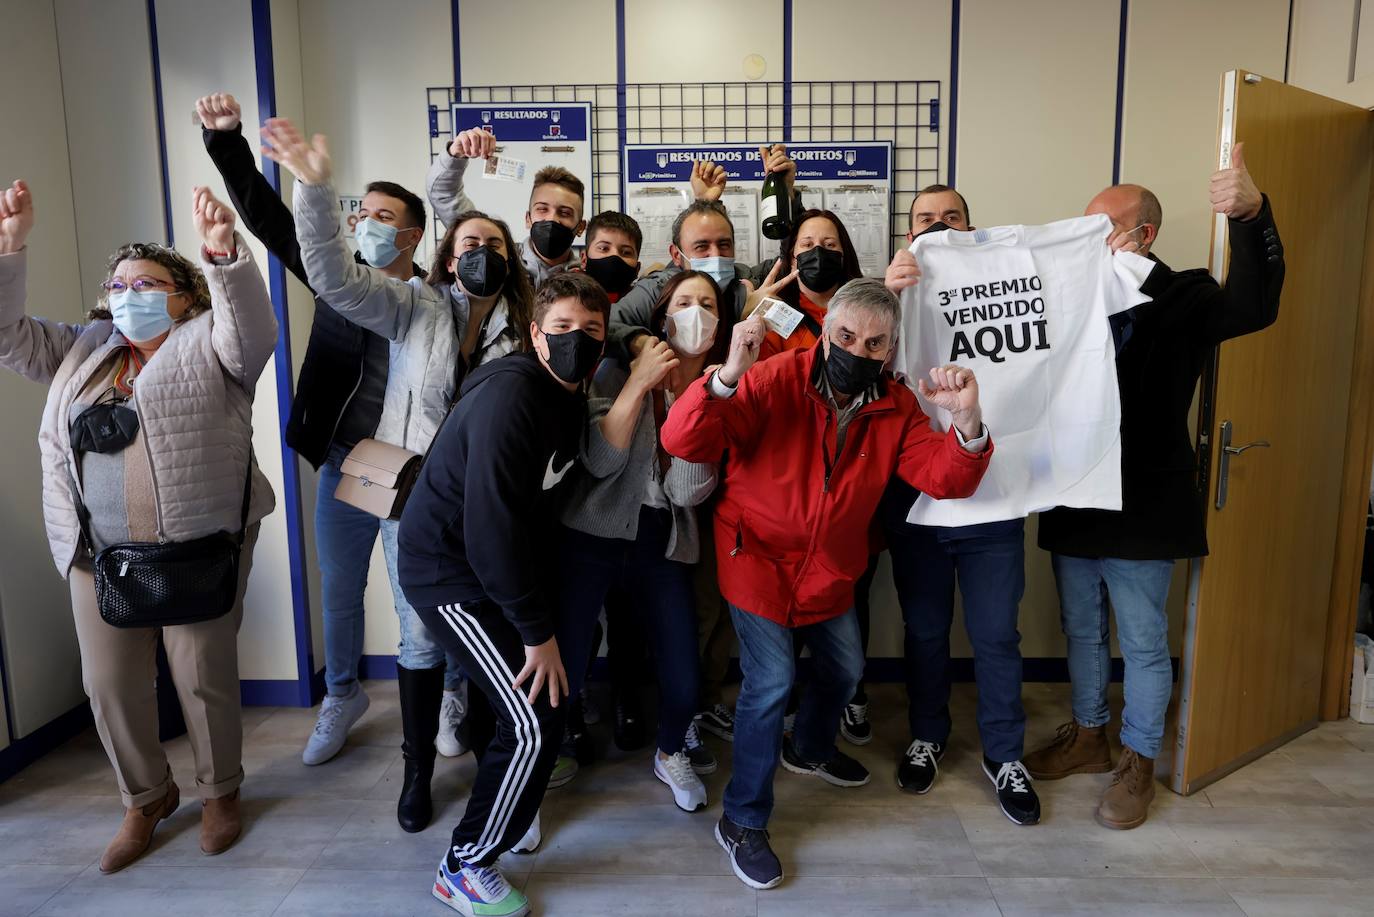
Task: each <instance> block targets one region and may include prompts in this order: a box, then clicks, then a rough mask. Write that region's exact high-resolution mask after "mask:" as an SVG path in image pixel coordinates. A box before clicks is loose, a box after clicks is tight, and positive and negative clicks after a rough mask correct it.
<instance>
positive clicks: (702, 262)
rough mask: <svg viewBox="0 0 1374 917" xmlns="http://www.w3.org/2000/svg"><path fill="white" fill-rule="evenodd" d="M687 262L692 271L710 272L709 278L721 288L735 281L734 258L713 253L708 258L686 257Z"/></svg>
mask: <svg viewBox="0 0 1374 917" xmlns="http://www.w3.org/2000/svg"><path fill="white" fill-rule="evenodd" d="M687 263H688V265H689V266H690V267H691V269H692V270H694V271H701V272H702V273H703V274H710V275H711V279H712V280H714V281H715V282H716V286H718V287H720V288H721V289H722V290H723V289H725V288H726V287H727V286H729V285H730V284H732V283H734V282H735V259H734V258H729V257H726V256H724V255H713V256H711V257H710V258H688V259H687Z"/></svg>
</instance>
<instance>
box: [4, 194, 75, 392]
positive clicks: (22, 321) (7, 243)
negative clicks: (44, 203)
mask: <svg viewBox="0 0 1374 917" xmlns="http://www.w3.org/2000/svg"><path fill="white" fill-rule="evenodd" d="M33 222H34V209H33V193H32V192H31V191H29V186H28V185H27V184H25V183H24V182H22V181H16V182H15V183H14V184H13V185H11V186H10V187H8V188H4V189H0V366H4V367H6V368H8V369H11V370H14V371H15V372H16V373H18V374H19V375H21V376H23V377H24V378H26V379H31V380H32V381H34V382H41V383H43V384H45V385H46V384H47V383H49V382H51V381H52V379H53V376H55V375H56V374H57V368H58V367H59V366H61V365H62V360H63V359H64V358H65V357H66V356H67V351H69V350H71V349H72V345H73V344H75V343H76V339H77V337H78V335H80V334H81V326H80V325H68V324H65V323H63V322H53V321H48V320H47V319H43V318H30V317H28V316H27V315H25V314H24V284H25V279H26V276H25V275H26V272H27V271H26V268H27V261H28V253H27V252H25V251H24V245H25V243H26V241H27V240H28V237H29V231H30V230H32V229H33Z"/></svg>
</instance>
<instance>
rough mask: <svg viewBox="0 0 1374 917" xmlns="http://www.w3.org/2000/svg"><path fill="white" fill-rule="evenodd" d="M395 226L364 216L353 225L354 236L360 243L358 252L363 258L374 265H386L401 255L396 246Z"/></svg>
mask: <svg viewBox="0 0 1374 917" xmlns="http://www.w3.org/2000/svg"><path fill="white" fill-rule="evenodd" d="M396 233H397V229H396V227H395V226H389V225H387V224H386V223H382V222H379V221H377V220H374V219H372V218H371V217H363V218H362V219H361V220H359V221H358V225H357V226H354V227H353V238H354V239H355V240H356V241H357V243H358V252H359V253H360V254H361V255H362V256H363V260H364V261H366V262H367V263H368V264H370V265H372V266H373V267H386V266H387V265H388V264H390V263H391V262H393V261H395V260H396V259H397V258H399V257H400V255H401V250H400V249H399V248H397V247H396Z"/></svg>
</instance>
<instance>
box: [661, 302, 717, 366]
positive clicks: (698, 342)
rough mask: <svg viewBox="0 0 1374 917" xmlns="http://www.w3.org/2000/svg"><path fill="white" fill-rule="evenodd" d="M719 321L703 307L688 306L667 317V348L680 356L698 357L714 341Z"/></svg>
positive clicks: (709, 347) (708, 348)
mask: <svg viewBox="0 0 1374 917" xmlns="http://www.w3.org/2000/svg"><path fill="white" fill-rule="evenodd" d="M718 323H719V319H717V318H716V317H715V315H714V314H712V313H711V311H710V310H708V309H707V308H706V307H705V306H688V307H687V308H685V309H682V310H680V311H678V312H674V313H673V314H672V315H670V316H668V346H670V347H672V348H673V349H674V350H676V351H677V352H678V353H680V354H685V355H686V356H689V357H699V356H701V355H702V354H703V353H705V352H706V351H708V350H710V349H711V345H712V344H713V343H715V340H716V325H717V324H718Z"/></svg>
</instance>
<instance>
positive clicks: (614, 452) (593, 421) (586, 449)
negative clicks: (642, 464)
mask: <svg viewBox="0 0 1374 917" xmlns="http://www.w3.org/2000/svg"><path fill="white" fill-rule="evenodd" d="M613 404H615V399H614V398H593V399H591V401H589V402H588V404H587V426H588V430H587V439H586V443H585V444H584V445H583V447H582V453H581V458H582V465H583V467H585V468H586V469H587V473H588V474H590V475H591V476H592V477H594V478H602V479H604V478H609V477H612V476H614V475H617V474H619V473H620V472H621V471H622V470H623V469H624V468H625V464H626V462H628V461H629V460H630V448H625V449H617V448H616V447H615V446H612V445H611V444H610V443H609V442H607V441H606V437H604V436H602V435H601V421H602V419H603V418H604V417H605V416H606V414H607V413H609V411H610V410H611V405H613ZM643 420H644V412H643V410H641V411H640V412H639V415H638V417H637V418H636V419H635V432H634V433H632V434H631V436H630V447H633V445H634V437H635V436H637V435H638V429H639V424H640V423H642V422H643Z"/></svg>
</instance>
